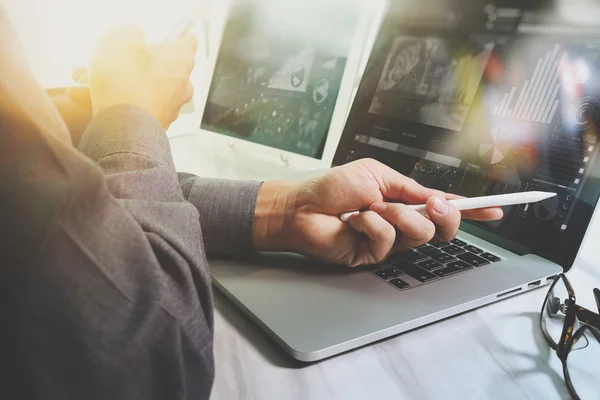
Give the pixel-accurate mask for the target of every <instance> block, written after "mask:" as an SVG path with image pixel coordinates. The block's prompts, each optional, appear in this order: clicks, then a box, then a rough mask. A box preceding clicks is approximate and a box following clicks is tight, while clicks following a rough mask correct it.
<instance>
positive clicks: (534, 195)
mask: <svg viewBox="0 0 600 400" xmlns="http://www.w3.org/2000/svg"><path fill="white" fill-rule="evenodd" d="M554 196H556V193H550V192H522V193H510V194H501V195H495V196H483V197H472V198H465V199H455V200H448V203H450V204H452V205H453V206H454V207H456V209H457V210H459V211H464V210H477V209H481V208H490V207H503V206H510V205H515V204H526V203H537V202H538V201H542V200H546V199H549V198H552V197H554ZM408 207H410V208H411V209H413V210H415V211H417V212H419V213H421V214H425V213H426V212H427V205H426V204H418V205H408ZM359 213H360V211H350V212H346V213H342V214H340V219H341V220H342V221H344V222H348V220H349V218H350V217H351V216H353V215H357V214H359Z"/></svg>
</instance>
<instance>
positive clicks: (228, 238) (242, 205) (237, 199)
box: [179, 173, 261, 255]
mask: <svg viewBox="0 0 600 400" xmlns="http://www.w3.org/2000/svg"><path fill="white" fill-rule="evenodd" d="M179 181H180V184H181V188H182V191H183V195H184V197H185V198H186V199H187V201H189V202H190V203H192V204H193V205H194V206H195V207H196V208H197V209H198V211H199V212H200V225H201V226H202V232H203V234H204V246H205V248H206V253H207V254H208V255H223V254H232V253H240V252H244V251H251V250H252V249H253V245H252V232H253V227H254V211H255V209H256V199H257V197H258V190H259V189H260V185H261V182H253V181H235V180H224V179H207V178H199V177H197V176H194V175H191V174H187V173H179Z"/></svg>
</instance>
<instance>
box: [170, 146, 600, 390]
mask: <svg viewBox="0 0 600 400" xmlns="http://www.w3.org/2000/svg"><path fill="white" fill-rule="evenodd" d="M172 148H173V154H174V157H175V160H176V164H177V166H178V168H179V169H180V170H185V171H187V172H192V173H197V174H203V175H204V176H213V177H216V176H222V177H227V178H245V179H251V178H259V177H260V178H262V177H265V176H271V175H272V176H276V175H277V174H278V173H279V172H282V171H277V170H270V171H261V170H260V168H259V166H257V165H256V164H253V163H251V162H244V161H242V160H240V159H239V158H237V157H229V158H228V156H227V155H224V154H219V152H215V149H211V148H208V147H204V146H202V149H200V148H198V141H197V138H186V137H180V138H176V139H173V140H172ZM252 165H254V168H253V167H252ZM596 225H597V224H596ZM598 233H599V232H598V229H597V227H594V229H593V230H592V235H591V236H589V237H588V239H587V241H586V245H585V247H584V251H583V252H582V257H580V259H579V260H578V262H577V264H576V266H575V267H574V268H573V270H572V272H570V273H569V279H570V280H571V283H572V284H573V287H574V289H575V291H576V294H577V300H578V303H580V304H582V305H584V306H587V307H589V308H590V309H595V305H594V300H593V295H592V287H593V285H595V286H600V267H599V265H600V262H595V265H594V261H595V260H598V259H600V257H598V256H599V255H600V249H598V246H597V245H595V244H597V243H600V235H599V234H598ZM545 293H546V289H544V288H542V289H540V290H536V291H533V292H530V293H526V294H523V295H520V296H516V297H513V298H510V299H507V300H504V301H501V302H498V303H495V304H492V305H489V306H486V307H483V308H481V309H477V310H474V311H471V312H468V313H465V314H463V315H460V316H457V317H454V318H451V319H448V320H444V321H441V322H438V323H436V324H433V325H430V326H426V327H423V328H420V329H417V330H415V331H411V332H408V333H405V334H403V335H400V336H397V337H393V338H390V339H387V340H385V341H382V342H379V343H376V344H373V345H370V346H367V347H364V348H360V349H357V350H354V351H352V352H349V353H346V354H342V355H339V356H337V357H334V358H331V359H328V360H324V361H321V362H319V363H315V364H302V363H298V362H296V361H294V360H293V359H291V358H290V357H288V356H287V355H286V354H285V353H284V352H283V351H282V350H280V349H279V347H277V346H276V345H275V344H274V343H273V342H272V341H271V340H270V339H269V338H268V337H266V335H265V334H263V333H262V331H261V330H260V329H259V328H258V327H257V326H256V325H254V324H253V323H252V322H251V321H250V320H249V319H247V318H246V317H245V316H244V315H243V314H242V313H241V312H240V311H239V310H238V309H237V308H236V307H235V306H234V305H233V304H232V303H231V302H230V301H228V300H227V299H226V298H224V297H223V296H222V295H221V294H220V293H218V292H217V293H215V298H216V339H215V359H216V382H215V386H214V390H213V395H212V399H213V400H221V399H223V400H235V399H261V400H263V399H265V400H266V399H276V400H280V399H281V400H283V399H298V400H305V399H328V400H329V399H343V400H351V399H428V398H431V399H499V400H500V399H502V400H504V399H524V398H531V399H545V400H546V399H547V400H552V399H564V398H568V393H567V391H566V387H565V385H564V382H563V377H562V369H561V365H560V361H559V360H558V358H557V357H556V355H555V354H554V353H553V352H552V351H551V349H550V348H549V346H548V345H547V344H546V341H545V340H544V338H543V336H542V334H541V332H540V329H539V312H540V309H541V305H542V301H543V297H544V295H545ZM398 306H399V307H400V306H402V305H401V304H399V305H398ZM592 362H598V360H592ZM599 396H600V394H599ZM597 398H598V399H600V397H597ZM594 400H596V399H594Z"/></svg>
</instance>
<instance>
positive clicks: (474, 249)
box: [463, 245, 483, 254]
mask: <svg viewBox="0 0 600 400" xmlns="http://www.w3.org/2000/svg"><path fill="white" fill-rule="evenodd" d="M463 249H465V250H467V251H470V252H471V253H475V254H481V253H483V250H481V249H480V248H478V247H475V246H470V245H469V246H465V247H463Z"/></svg>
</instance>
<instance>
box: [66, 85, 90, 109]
mask: <svg viewBox="0 0 600 400" xmlns="http://www.w3.org/2000/svg"><path fill="white" fill-rule="evenodd" d="M67 96H68V97H69V99H70V100H71V101H72V102H73V103H75V104H77V105H78V106H79V107H82V108H85V109H86V110H91V109H92V97H91V94H90V89H89V87H86V86H74V87H70V88H68V89H67Z"/></svg>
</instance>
